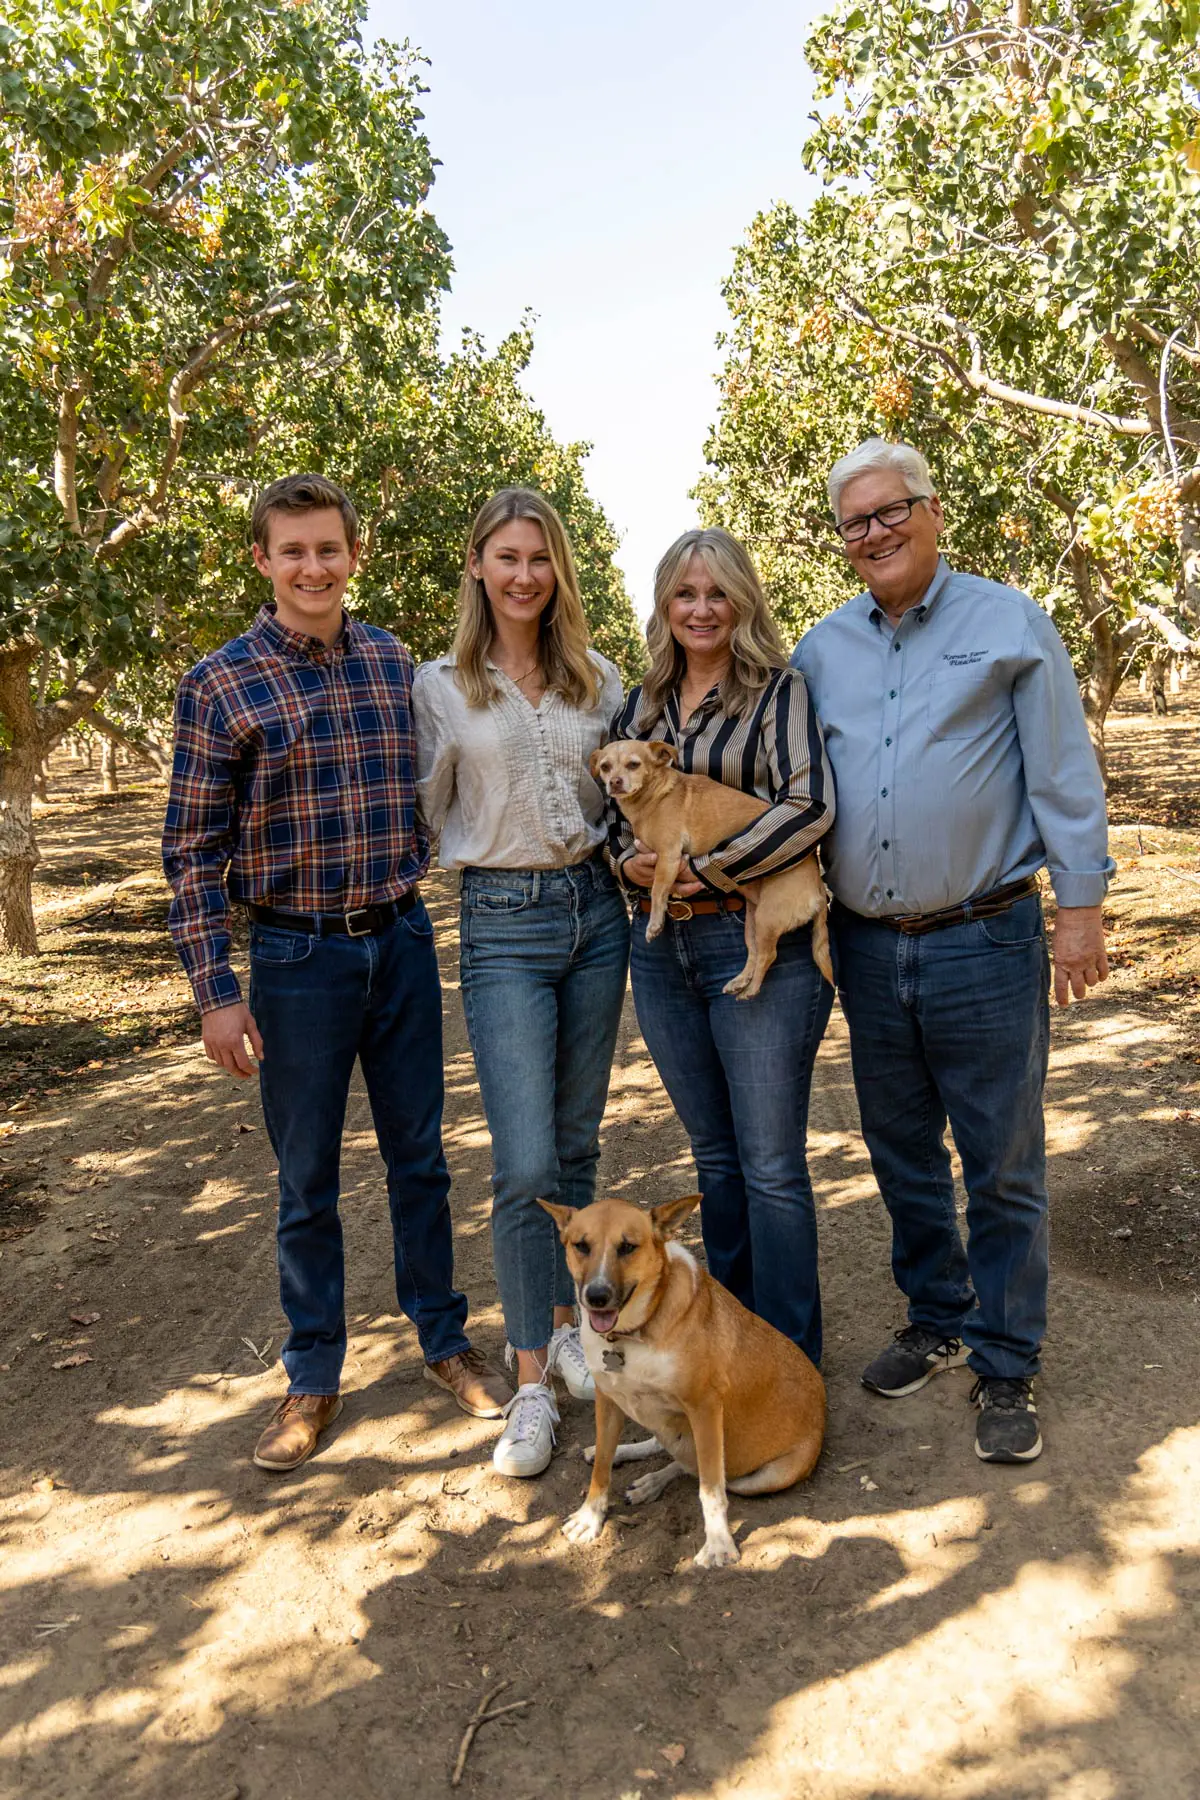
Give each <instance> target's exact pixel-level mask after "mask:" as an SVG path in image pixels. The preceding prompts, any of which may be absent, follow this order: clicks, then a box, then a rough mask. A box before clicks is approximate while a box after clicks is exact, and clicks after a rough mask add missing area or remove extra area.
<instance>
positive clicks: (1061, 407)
mask: <svg viewBox="0 0 1200 1800" xmlns="http://www.w3.org/2000/svg"><path fill="white" fill-rule="evenodd" d="M842 304H843V305H844V306H845V307H846V309H847V311H848V312H849V313H850V315H851V317H852V318H854V319H856V320H857V321H858V323H859V324H860V325H869V326H870V327H871V329H872V331H877V332H879V333H880V335H881V336H882V337H886V338H888V339H889V340H891V341H892V342H895V343H901V344H908V345H910V346H911V347H912V348H913V349H915V350H924V351H925V352H926V353H927V354H928V355H930V356H936V357H937V359H938V361H939V362H940V363H942V364H943V366H944V367H945V368H946V369H948V370H949V372H950V373H951V375H953V376H954V379H955V380H956V381H957V382H959V383H960V385H961V386H963V387H964V388H966V389H967V390H968V391H969V392H971V393H975V394H984V395H986V396H987V398H988V399H989V400H999V401H1001V402H1002V403H1003V404H1004V405H1005V406H1015V407H1020V408H1022V409H1023V410H1024V411H1026V412H1034V413H1040V414H1042V415H1043V416H1044V417H1046V418H1050V419H1070V420H1072V421H1073V422H1074V423H1075V424H1077V425H1101V426H1103V427H1104V428H1105V430H1107V431H1113V432H1116V433H1117V435H1118V436H1120V437H1152V436H1154V435H1155V434H1154V427H1153V426H1152V425H1151V423H1150V422H1149V420H1148V419H1135V418H1127V417H1122V416H1121V415H1120V414H1117V413H1106V412H1101V411H1100V410H1099V408H1097V407H1094V406H1077V405H1075V404H1073V403H1072V402H1071V401H1069V400H1051V399H1050V398H1049V397H1048V396H1047V395H1045V394H1031V393H1028V392H1027V391H1026V390H1025V389H1024V388H1015V387H1010V386H1009V385H1008V383H1007V382H1004V381H993V380H992V378H991V377H990V376H989V375H986V374H985V373H984V371H983V355H982V351H981V350H980V347H979V342H978V339H977V338H976V337H975V334H974V333H973V332H971V331H970V330H969V329H968V328H967V327H966V326H965V325H963V324H961V323H960V322H959V321H958V320H957V319H950V318H948V317H947V318H945V320H944V323H946V324H947V325H948V326H949V327H950V328H951V329H952V330H954V331H957V332H958V333H959V335H960V336H962V337H964V338H965V339H966V341H967V343H968V345H969V346H970V349H971V366H970V368H969V369H968V368H967V367H966V366H965V365H964V364H963V363H962V362H960V361H959V359H958V357H956V356H955V355H954V353H953V352H952V351H950V350H947V349H946V348H945V346H944V345H942V344H937V343H934V342H933V340H932V339H930V338H926V337H921V336H920V335H919V334H918V333H917V332H914V331H905V330H904V329H903V328H902V327H901V326H898V325H885V324H883V322H882V321H881V320H879V319H877V318H876V317H875V315H874V314H873V313H872V312H871V310H870V308H869V307H866V306H863V305H862V303H861V302H860V301H857V300H854V299H851V298H850V297H849V296H847V295H843V296H842ZM1197 430H1198V431H1200V426H1198V427H1197ZM1189 441H1190V440H1189Z"/></svg>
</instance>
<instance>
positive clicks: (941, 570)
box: [858, 556, 954, 625]
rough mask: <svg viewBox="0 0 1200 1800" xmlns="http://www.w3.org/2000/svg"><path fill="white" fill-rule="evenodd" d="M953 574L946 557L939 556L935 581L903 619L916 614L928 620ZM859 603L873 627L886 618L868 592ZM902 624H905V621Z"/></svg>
mask: <svg viewBox="0 0 1200 1800" xmlns="http://www.w3.org/2000/svg"><path fill="white" fill-rule="evenodd" d="M953 572H954V571H953V570H952V569H951V567H950V564H949V563H948V562H947V561H946V559H945V557H944V556H939V557H938V561H937V568H936V569H935V570H934V572H933V580H932V581H931V582H930V584H929V586H928V587H927V588H926V589H925V593H924V595H923V597H922V598H921V599H920V600H918V602H917V604H916V605H915V606H910V607H909V608H908V612H906V613H904V614H903V618H907V617H908V613H915V614H916V616H917V618H918V619H924V618H926V617H927V616H928V614H929V612H930V611H931V610H932V608H933V607H934V606H936V604H937V602H938V599H939V598H940V596H941V595H942V594H943V593H944V592H945V590H946V584H947V582H948V581H949V580H950V577H951V575H952V574H953ZM858 603H859V605H860V606H861V607H862V609H863V611H864V612H865V613H866V615H867V617H868V619H870V621H871V623H872V625H878V624H879V622H880V620H881V619H882V618H883V617H884V612H883V608H882V607H881V606H880V605H879V602H878V601H877V600H876V598H875V596H874V594H872V593H870V592H869V591H868V592H867V593H865V594H862V595H860V596H859V602H858ZM901 622H903V619H902V621H901Z"/></svg>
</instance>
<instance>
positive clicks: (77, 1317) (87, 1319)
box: [71, 1312, 100, 1325]
mask: <svg viewBox="0 0 1200 1800" xmlns="http://www.w3.org/2000/svg"><path fill="white" fill-rule="evenodd" d="M99 1317H100V1314H99V1313H98V1312H74V1313H72V1314H71V1323H72V1325H94V1324H95V1323H96V1321H97V1320H98V1319H99Z"/></svg>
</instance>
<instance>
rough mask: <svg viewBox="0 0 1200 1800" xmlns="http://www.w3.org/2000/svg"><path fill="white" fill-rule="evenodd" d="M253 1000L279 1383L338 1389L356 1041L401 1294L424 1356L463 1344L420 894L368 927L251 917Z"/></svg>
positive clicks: (433, 967)
mask: <svg viewBox="0 0 1200 1800" xmlns="http://www.w3.org/2000/svg"><path fill="white" fill-rule="evenodd" d="M250 1010H251V1012H252V1013H253V1014H254V1017H255V1020H256V1021H257V1024H258V1028H259V1030H260V1031H261V1032H262V1037H263V1049H264V1056H263V1062H262V1066H261V1068H260V1070H259V1083H260V1086H261V1089H262V1102H263V1113H264V1116H265V1118H266V1122H267V1131H268V1133H269V1134H270V1138H271V1144H272V1146H273V1148H274V1151H275V1155H276V1156H277V1157H278V1159H279V1224H278V1234H277V1242H278V1253H279V1290H280V1298H281V1300H282V1302H283V1310H284V1312H285V1313H286V1314H287V1318H288V1323H289V1324H290V1326H291V1331H290V1332H289V1334H288V1338H287V1342H286V1343H285V1344H284V1346H283V1364H284V1367H285V1368H286V1370H287V1372H288V1391H289V1393H293V1394H336V1392H337V1390H338V1383H339V1381H340V1379H341V1373H342V1362H343V1360H344V1358H345V1354H346V1313H345V1304H344V1298H343V1293H344V1272H343V1259H342V1226H341V1221H340V1219H339V1218H338V1189H339V1165H340V1161H341V1149H342V1126H343V1123H344V1120H345V1116H346V1097H347V1095H348V1093H349V1090H350V1076H351V1073H352V1071H353V1068H354V1060H355V1058H356V1057H357V1058H359V1060H360V1061H361V1063H362V1071H363V1079H364V1080H365V1082H366V1086H367V1094H368V1096H369V1098H370V1102H371V1116H372V1118H373V1119H374V1122H375V1135H376V1138H377V1139H378V1141H379V1148H380V1151H381V1153H382V1156H383V1160H384V1163H385V1164H386V1166H387V1187H388V1201H389V1204H390V1207H391V1215H392V1242H393V1251H394V1257H395V1267H396V1298H397V1300H398V1301H399V1302H400V1308H401V1310H402V1311H403V1312H405V1313H406V1314H407V1315H408V1317H409V1318H410V1319H411V1320H412V1322H413V1324H414V1325H415V1326H416V1328H417V1336H418V1337H419V1339H420V1342H421V1349H422V1351H423V1353H424V1356H425V1360H426V1362H441V1360H442V1359H443V1358H444V1357H447V1356H454V1355H456V1354H457V1353H458V1352H459V1351H460V1350H465V1349H466V1348H467V1347H468V1340H467V1335H466V1331H465V1329H464V1327H465V1325H466V1318H467V1302H466V1299H465V1297H464V1296H463V1295H462V1294H460V1293H458V1292H457V1290H456V1289H455V1286H454V1252H453V1247H452V1242H451V1227H450V1207H449V1202H448V1200H447V1195H448V1193H449V1188H450V1177H449V1175H448V1174H447V1172H446V1160H445V1157H444V1156H443V1155H442V1001H441V988H440V984H439V982H438V971H437V958H436V956H435V954H434V947H433V926H432V924H431V923H430V919H429V914H428V913H427V912H426V910H425V907H424V905H423V904H420V903H418V905H417V906H415V907H414V908H413V910H412V911H411V912H408V913H405V914H404V915H403V917H402V918H399V919H397V920H396V922H395V924H393V925H391V926H389V927H388V929H387V930H386V931H381V932H378V933H376V934H375V935H373V936H371V937H357V938H351V937H323V938H318V937H310V936H308V935H307V934H306V933H304V932H298V931H279V930H276V929H275V928H274V927H267V926H262V925H252V926H251V929H250Z"/></svg>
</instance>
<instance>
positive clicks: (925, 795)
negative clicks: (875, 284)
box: [792, 438, 1114, 1462]
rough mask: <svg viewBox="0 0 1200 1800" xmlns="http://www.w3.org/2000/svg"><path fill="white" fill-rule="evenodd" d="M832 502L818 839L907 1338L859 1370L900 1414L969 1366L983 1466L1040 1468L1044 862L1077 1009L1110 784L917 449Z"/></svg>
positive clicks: (872, 456)
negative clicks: (951, 540) (830, 816)
mask: <svg viewBox="0 0 1200 1800" xmlns="http://www.w3.org/2000/svg"><path fill="white" fill-rule="evenodd" d="M829 498H830V503H831V505H832V507H833V514H834V521H835V524H836V528H837V531H838V534H839V535H840V537H841V539H842V542H843V544H844V545H845V551H846V556H847V559H848V561H849V562H850V564H851V566H852V567H853V568H854V570H855V572H856V573H857V574H858V575H859V576H860V577H861V579H862V580H863V582H864V583H865V584H866V588H867V591H866V592H865V593H863V594H861V595H860V596H859V597H858V598H857V599H856V600H850V601H848V602H847V603H846V604H845V605H844V606H841V607H839V608H838V610H837V611H836V612H835V613H832V614H831V615H830V616H829V617H828V618H826V619H822V620H821V622H820V624H818V625H815V626H814V627H813V629H812V630H811V631H809V632H808V633H807V634H806V635H805V637H804V638H803V640H802V641H801V643H800V645H799V646H798V648H797V650H796V652H795V655H794V656H793V658H792V661H793V663H794V664H795V665H796V667H797V668H799V669H801V670H802V671H803V673H804V676H805V679H806V681H807V682H808V687H809V691H810V694H811V696H812V699H813V703H814V705H815V707H816V710H817V715H818V717H819V719H820V721H821V725H822V727H823V728H824V733H825V743H826V748H827V750H828V753H829V759H830V762H831V763H832V765H833V770H834V775H835V778H836V782H837V797H838V816H837V822H836V824H835V825H834V827H833V830H832V831H831V832H830V834H829V835H828V837H826V838H825V839H824V840H823V847H824V853H825V863H826V879H827V881H828V883H829V886H830V889H831V891H832V893H833V896H834V907H833V925H834V942H835V946H836V957H837V971H838V989H839V993H840V997H841V1002H842V1009H843V1011H844V1013H845V1015H846V1019H847V1022H848V1024H849V1027H850V1050H851V1059H852V1064H853V1069H854V1085H855V1089H856V1091H857V1094H858V1103H859V1109H860V1112H861V1115H862V1128H863V1136H864V1138H865V1140H866V1144H867V1148H868V1150H869V1151H870V1155H871V1166H872V1169H873V1170H874V1173H875V1179H876V1181H877V1182H878V1184H879V1189H880V1192H881V1193H882V1195H883V1198H884V1201H885V1203H886V1205H887V1208H888V1212H889V1213H890V1215H891V1220H892V1269H893V1273H894V1274H895V1278H896V1281H897V1284H898V1285H899V1287H900V1288H901V1290H902V1291H903V1293H904V1294H905V1296H906V1298H907V1300H908V1324H907V1325H906V1326H904V1328H903V1329H902V1330H900V1331H898V1332H896V1334H895V1337H894V1340H893V1342H892V1343H891V1344H889V1345H888V1347H887V1348H886V1349H885V1350H884V1351H883V1352H882V1353H881V1354H880V1355H879V1356H877V1357H876V1358H875V1360H874V1361H873V1362H872V1363H870V1364H869V1366H868V1367H867V1368H866V1369H865V1370H864V1371H863V1377H862V1379H863V1383H864V1385H865V1386H866V1387H868V1388H870V1389H872V1390H873V1391H874V1392H875V1393H878V1394H883V1395H886V1396H887V1397H888V1398H890V1399H895V1398H898V1397H899V1396H901V1395H903V1394H911V1393H914V1392H915V1391H916V1390H917V1389H918V1388H920V1387H923V1386H924V1385H925V1383H926V1382H927V1381H928V1380H930V1378H931V1377H932V1376H933V1375H935V1374H937V1373H938V1372H939V1371H941V1370H944V1369H950V1368H955V1367H957V1366H958V1365H959V1364H960V1363H962V1362H964V1361H966V1362H968V1363H969V1364H970V1367H971V1369H972V1371H973V1372H974V1374H975V1376H976V1381H975V1385H974V1387H973V1389H972V1390H971V1398H972V1400H973V1402H974V1403H975V1404H976V1405H977V1406H978V1408H979V1416H978V1421H977V1425H976V1435H975V1450H976V1454H977V1455H978V1456H980V1457H981V1458H982V1459H983V1460H984V1461H985V1462H1032V1461H1033V1459H1034V1458H1035V1457H1036V1456H1039V1455H1040V1454H1041V1449H1042V1438H1041V1431H1040V1428H1039V1425H1038V1416H1037V1409H1036V1406H1035V1404H1034V1398H1033V1388H1032V1380H1033V1376H1034V1375H1035V1374H1036V1373H1037V1372H1038V1369H1039V1367H1040V1364H1039V1353H1040V1350H1041V1344H1042V1338H1043V1335H1044V1332H1045V1324H1046V1292H1047V1281H1048V1272H1049V1261H1048V1220H1047V1213H1048V1202H1047V1194H1046V1153H1045V1130H1044V1125H1043V1118H1042V1091H1043V1087H1044V1085H1045V1079H1046V1059H1047V1047H1048V1039H1049V1028H1050V1014H1049V988H1050V968H1049V959H1048V956H1047V946H1046V938H1045V933H1044V927H1043V923H1042V912H1041V901H1040V897H1039V891H1038V880H1037V872H1038V870H1039V869H1041V868H1042V867H1043V866H1048V868H1049V872H1050V882H1051V885H1052V887H1053V889H1054V894H1055V898H1056V900H1057V903H1058V912H1057V918H1056V922H1055V928H1054V951H1053V961H1054V989H1055V997H1056V999H1057V1001H1058V1003H1059V1005H1060V1006H1065V1005H1066V1004H1067V1002H1068V999H1069V997H1070V995H1071V994H1074V996H1075V998H1076V999H1082V998H1083V997H1084V995H1085V994H1086V993H1087V990H1088V988H1089V987H1091V986H1093V985H1094V984H1095V983H1096V982H1098V981H1103V980H1104V979H1105V978H1106V976H1107V974H1108V964H1107V962H1106V960H1105V955H1104V931H1103V926H1102V923H1101V903H1102V901H1103V898H1104V894H1105V890H1106V888H1107V886H1108V881H1109V877H1110V876H1111V874H1112V872H1113V867H1114V865H1113V863H1112V861H1111V859H1110V858H1109V856H1108V852H1107V824H1106V819H1105V812H1104V789H1103V785H1102V783H1101V779H1100V772H1099V769H1098V767H1097V763H1096V758H1095V755H1094V753H1093V750H1092V746H1091V743H1090V741H1089V739H1088V734H1087V727H1086V725H1085V723H1084V717H1083V707H1082V705H1081V703H1080V699H1079V690H1078V687H1077V685H1076V682H1075V676H1074V672H1073V670H1072V668H1071V661H1070V658H1069V657H1068V655H1067V652H1066V650H1065V649H1064V647H1063V643H1062V640H1061V639H1060V637H1059V635H1058V633H1057V631H1056V630H1055V629H1054V626H1053V624H1052V623H1051V621H1050V619H1049V618H1048V617H1047V615H1046V614H1045V613H1044V612H1043V611H1042V609H1041V608H1040V607H1039V606H1037V605H1035V604H1034V602H1033V601H1032V600H1030V599H1029V597H1028V596H1027V595H1025V594H1022V593H1020V592H1018V591H1017V590H1016V589H1015V588H1010V587H1002V586H1001V585H1000V584H999V583H997V582H994V581H985V580H983V579H982V578H980V577H979V576H975V575H967V574H964V573H962V572H960V571H959V570H956V569H952V568H951V567H950V566H949V564H948V563H947V562H946V561H945V560H944V559H943V558H942V557H941V556H940V555H939V552H938V534H939V533H940V531H941V530H942V527H943V524H944V517H943V513H942V507H941V503H940V501H939V500H938V497H937V495H936V493H935V492H934V488H933V483H932V481H931V479H930V475H929V468H928V465H927V464H926V462H925V459H924V457H923V456H921V455H920V453H919V452H918V451H916V450H914V449H913V448H912V446H911V445H909V444H889V443H885V442H884V441H883V439H881V438H872V439H869V440H868V442H866V443H865V444H862V445H860V447H859V448H858V449H857V450H855V451H853V452H851V454H850V455H849V456H846V457H843V458H842V460H841V461H840V462H839V463H837V464H835V466H834V468H833V469H832V471H831V472H830V476H829ZM947 1121H949V1124H950V1129H951V1131H952V1133H953V1136H954V1142H955V1145H956V1146H957V1148H958V1152H959V1155H960V1157H961V1159H962V1166H963V1178H964V1181H965V1183H966V1189H967V1243H966V1246H965V1247H964V1245H963V1242H962V1238H961V1236H960V1233H959V1229H958V1225H957V1221H956V1218H955V1208H954V1186H953V1182H952V1179H951V1174H950V1156H949V1153H948V1151H947V1148H946V1141H945V1132H946V1124H947ZM964 1346H965V1348H964Z"/></svg>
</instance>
